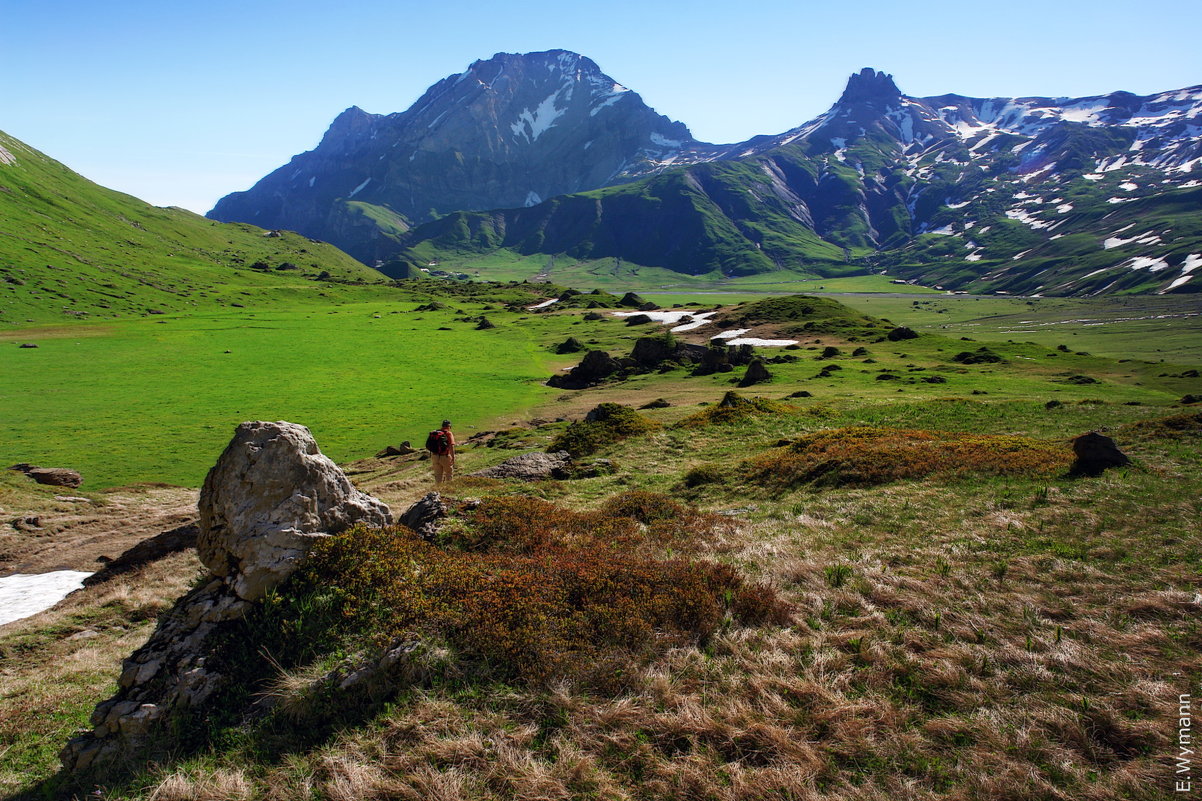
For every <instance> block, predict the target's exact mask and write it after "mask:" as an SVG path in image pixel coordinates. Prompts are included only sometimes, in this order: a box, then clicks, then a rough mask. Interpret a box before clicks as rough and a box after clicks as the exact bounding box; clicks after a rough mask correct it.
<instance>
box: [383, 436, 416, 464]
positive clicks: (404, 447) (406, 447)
mask: <svg viewBox="0 0 1202 801" xmlns="http://www.w3.org/2000/svg"><path fill="white" fill-rule="evenodd" d="M411 453H417V449H416V448H414V447H413V446H412V445H410V444H409V440H405V441H404V442H402V443H401V444H400V445H389V446H388V447H387V448H385V449H384V450H382V451H380V452H379V453H377V454H376V458H377V459H383V458H385V457H387V456H408V455H409V454H411Z"/></svg>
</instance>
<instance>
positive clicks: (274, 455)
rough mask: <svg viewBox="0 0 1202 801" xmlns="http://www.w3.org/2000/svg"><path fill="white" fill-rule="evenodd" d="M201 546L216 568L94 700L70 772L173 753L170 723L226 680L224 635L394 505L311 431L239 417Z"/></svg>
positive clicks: (210, 484) (69, 756)
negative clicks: (375, 494)
mask: <svg viewBox="0 0 1202 801" xmlns="http://www.w3.org/2000/svg"><path fill="white" fill-rule="evenodd" d="M199 507H200V523H199V531H198V533H197V546H198V547H197V550H198V552H199V554H200V557H201V561H202V562H204V564H205V566H206V567H208V568H209V569H210V570H211V571H212V572H213V575H211V576H210V577H209V578H208V579H207V580H206V581H204V583H203V584H201V586H199V587H197V588H196V589H194V590H192V591H191V592H189V593H188V594H187V595H185V596H184V597H183V598H181V599H179V600H178V601H177V602H176V603H175V606H174V607H173V608H172V609H171V611H170V612H168V613H167V614H166V615H164V616H163V617H162V618H161V619H160V621H159V624H158V627H157V628H156V629H155V631H154V633H153V634H152V635H151V636H150V639H149V640H148V641H147V642H146V644H145V645H143V646H142V647H141V648H139V649H138V650H137V651H135V652H134V653H133V655H131V656H130V657H129V658H128V659H126V660H125V661H124V663H123V664H122V670H121V677H120V679H119V680H118V687H119V689H118V691H117V694H116V695H115V696H113V697H112V698H110V699H109V700H107V701H104V702H102V703H100V704H99V705H97V707H96V710H95V711H94V712H93V713H92V718H91V724H92V727H93V728H92V731H91V732H90V733H88V734H86V735H84V736H82V737H76V738H74V739H72V740H71V741H70V742H68V743H67V746H66V748H64V749H63V752H62V754H61V755H60V756H61V758H62V761H63V766H64V768H65V769H66V770H67V771H68V772H69V773H82V772H85V771H88V770H90V769H92V768H97V767H100V766H108V765H111V764H114V763H122V762H131V761H134V760H137V759H140V758H143V757H144V756H146V755H150V754H152V753H153V752H155V751H157V750H159V749H161V748H166V747H167V746H166V744H165V743H164V742H163V740H162V738H156V734H157V733H158V732H159V730H160V728H161V725H162V724H163V723H165V722H166V721H167V720H168V719H173V718H178V717H179V716H183V715H187V714H189V713H199V711H201V710H203V708H204V704H205V703H206V701H208V699H209V698H210V697H211V696H213V694H214V693H216V692H218V691H219V690H221V689H223V688H225V687H227V686H228V685H229V682H230V679H229V677H228V676H227V675H226V674H225V673H224V672H223V670H222V668H221V665H222V658H223V656H224V654H223V646H222V645H221V642H222V640H223V636H225V637H228V636H238V633H237V632H236V630H235V628H234V627H235V626H236V621H238V620H239V619H240V618H242V617H243V616H244V615H246V613H247V612H248V611H249V610H251V609H252V608H253V607H254V605H255V604H256V602H258V601H259V600H260V599H261V598H262V597H263V595H264V593H266V592H267V591H268V590H270V589H272V588H273V587H275V586H277V585H278V584H279V583H280V582H282V581H283V580H284V579H286V578H287V577H288V576H289V575H290V574H291V573H292V572H294V571H295V570H296V568H297V567H299V564H300V560H301V558H302V557H303V556H304V554H305V552H306V551H307V549H308V547H309V546H310V545H311V544H312V543H313V542H314V541H315V540H316V539H317V538H319V537H323V536H327V535H329V534H331V533H335V532H337V531H341V530H343V529H345V528H347V527H348V526H350V525H351V524H353V523H366V524H368V525H379V526H382V525H386V524H388V523H391V522H392V515H391V513H390V512H389V509H388V507H387V506H385V505H384V504H383V503H381V502H380V501H378V500H376V499H375V498H372V497H371V496H369V495H366V494H364V493H362V492H360V491H359V490H357V489H355V488H354V487H352V486H351V484H350V481H348V480H347V478H346V476H345V475H344V474H343V473H342V471H341V470H340V469H339V468H338V466H337V465H335V464H334V463H333V462H331V461H330V460H329V459H328V458H326V457H325V456H323V455H322V453H321V451H319V450H318V448H317V443H316V442H315V441H314V440H313V436H312V435H311V434H310V433H309V430H308V429H307V428H305V427H304V426H299V425H294V424H292V423H283V422H280V423H265V422H252V423H243V424H242V425H240V426H238V429H237V431H236V432H235V434H234V438H233V440H232V441H231V442H230V444H229V445H228V446H227V447H226V449H225V451H224V452H223V453H222V454H221V457H220V458H219V459H218V460H217V464H216V465H214V467H213V469H212V470H210V471H209V475H208V477H207V478H206V479H205V483H204V487H203V488H202V489H201V495H200V503H199Z"/></svg>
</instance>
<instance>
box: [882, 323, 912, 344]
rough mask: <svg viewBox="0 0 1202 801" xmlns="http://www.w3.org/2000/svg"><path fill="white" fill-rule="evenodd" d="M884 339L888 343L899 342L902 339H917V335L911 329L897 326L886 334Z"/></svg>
mask: <svg viewBox="0 0 1202 801" xmlns="http://www.w3.org/2000/svg"><path fill="white" fill-rule="evenodd" d="M885 338H886V339H888V340H889V341H890V342H900V341H902V340H903V339H917V338H918V334H917V332H915V331H914V329H912V328H907V327H906V326H904V325H899V326H898V327H897V328H894V329H893V330H892V331H890V332H889V333H888V334H885Z"/></svg>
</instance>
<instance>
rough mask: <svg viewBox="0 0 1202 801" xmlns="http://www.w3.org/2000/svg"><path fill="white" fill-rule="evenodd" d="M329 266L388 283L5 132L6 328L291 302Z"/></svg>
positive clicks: (322, 251)
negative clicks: (156, 202)
mask: <svg viewBox="0 0 1202 801" xmlns="http://www.w3.org/2000/svg"><path fill="white" fill-rule="evenodd" d="M323 273H324V274H326V275H325V277H327V278H332V279H335V280H342V281H347V280H349V281H379V280H381V276H380V275H379V274H378V273H376V272H375V271H374V270H372V269H370V268H368V267H366V266H364V265H363V264H361V263H359V262H357V261H355V260H354V259H352V258H351V257H350V256H347V255H346V254H345V253H343V252H341V251H340V250H338V249H336V248H334V247H333V246H331V245H327V244H325V243H323V242H317V241H315V240H310V239H308V238H306V237H303V236H300V235H298V234H293V233H290V232H282V231H281V232H275V231H265V230H263V229H261V228H256V227H255V226H253V225H243V224H227V223H217V222H213V221H212V220H207V219H205V218H203V217H201V216H199V215H196V214H192V213H191V212H188V211H185V210H183V209H178V208H158V207H155V206H151V205H149V204H147V203H144V202H143V201H140V200H138V199H137V198H134V197H130V196H129V195H125V194H122V193H120V192H114V191H113V190H110V189H105V188H104V187H101V186H98V185H96V184H94V183H92V182H91V181H89V180H87V179H86V178H84V177H83V176H81V175H78V174H76V173H74V172H72V171H71V170H69V169H68V168H67V167H65V166H63V165H62V164H60V163H58V162H57V161H54V160H53V159H51V158H49V157H48V156H46V155H44V154H42V153H39V152H38V151H37V150H34V149H33V148H31V147H29V146H28V145H26V144H24V143H22V142H20V141H18V140H16V139H14V138H12V137H11V136H8V135H7V134H4V133H2V132H0V325H3V324H24V323H26V322H28V321H34V322H53V321H61V320H65V319H78V318H85V319H109V318H117V317H121V318H127V317H130V316H136V315H144V314H149V313H153V312H156V311H164V312H172V311H184V310H189V309H196V308H213V307H218V306H232V305H234V304H238V303H241V304H242V305H250V304H251V303H252V302H253V303H255V304H260V303H272V302H276V301H275V300H274V299H275V298H279V299H280V300H285V301H286V296H287V295H288V294H289V293H283V294H280V293H279V291H278V290H280V289H284V288H290V289H295V288H297V287H307V288H313V287H315V286H320V285H318V284H315V283H314V281H315V279H317V278H319V277H320V276H322V275H323Z"/></svg>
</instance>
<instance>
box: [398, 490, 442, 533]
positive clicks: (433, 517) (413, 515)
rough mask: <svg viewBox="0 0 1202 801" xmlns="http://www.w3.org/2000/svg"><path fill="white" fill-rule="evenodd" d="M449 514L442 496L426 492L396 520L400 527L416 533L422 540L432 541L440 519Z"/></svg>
mask: <svg viewBox="0 0 1202 801" xmlns="http://www.w3.org/2000/svg"><path fill="white" fill-rule="evenodd" d="M448 514H450V510H449V509H448V508H447V505H446V504H445V503H443V500H442V496H441V495H439V494H438V493H437V492H427V493H426V494H425V495H424V496H423V497H422V499H421V500H420V501H418V502H417V503H415V504H413V505H412V506H410V507H409V508H408V509H406V510H405V513H404V514H402V515H401V517H400V519H399V520H397V522H398V523H400V524H401V525H402V526H407V527H408V528H410V529H412V530H414V531H416V532H417V533H418V534H419V535H420V536H421V537H422V539H425V540H432V539H434V535H435V534H437V533H438V526H439V524H440V523H441V522H442V519H443V518H444V517H446V516H447V515H448Z"/></svg>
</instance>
